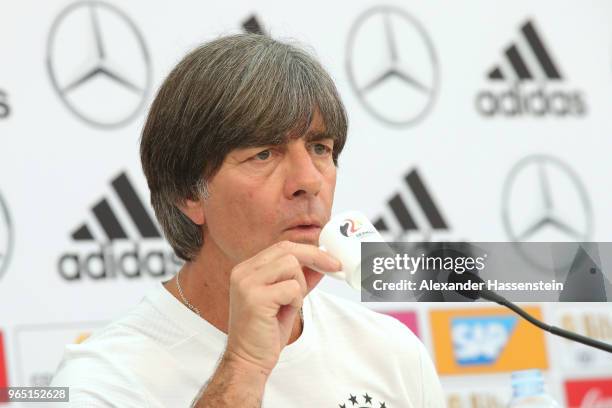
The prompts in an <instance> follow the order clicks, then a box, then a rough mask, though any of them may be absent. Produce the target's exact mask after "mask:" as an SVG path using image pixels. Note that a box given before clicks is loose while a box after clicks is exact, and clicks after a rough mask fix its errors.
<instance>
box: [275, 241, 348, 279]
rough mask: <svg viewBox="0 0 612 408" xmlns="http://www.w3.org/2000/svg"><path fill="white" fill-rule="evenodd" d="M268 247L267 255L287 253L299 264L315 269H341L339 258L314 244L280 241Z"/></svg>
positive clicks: (329, 270) (336, 270)
mask: <svg viewBox="0 0 612 408" xmlns="http://www.w3.org/2000/svg"><path fill="white" fill-rule="evenodd" d="M269 249H270V252H268V253H267V254H266V255H268V256H274V255H276V256H281V255H283V254H287V253H289V254H292V255H293V256H295V257H296V258H297V260H298V262H299V263H300V265H302V266H306V267H308V268H311V269H314V270H316V271H320V272H338V271H340V270H342V264H341V263H340V261H339V260H337V259H336V258H334V257H333V256H331V255H330V254H329V253H327V252H325V251H323V250H321V249H320V248H319V247H317V246H314V245H309V244H301V243H298V242H292V241H281V242H279V243H277V244H275V245H273V246H272V247H270V248H269Z"/></svg>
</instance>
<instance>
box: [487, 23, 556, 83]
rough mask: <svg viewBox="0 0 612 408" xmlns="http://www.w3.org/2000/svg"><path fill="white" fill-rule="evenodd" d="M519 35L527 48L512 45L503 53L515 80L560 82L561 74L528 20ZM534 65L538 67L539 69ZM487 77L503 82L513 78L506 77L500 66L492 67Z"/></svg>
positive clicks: (510, 76)
mask: <svg viewBox="0 0 612 408" xmlns="http://www.w3.org/2000/svg"><path fill="white" fill-rule="evenodd" d="M521 34H522V37H523V39H524V40H525V44H526V45H527V47H523V48H521V47H520V46H519V45H517V44H512V45H510V46H509V47H508V48H506V50H505V52H504V54H505V57H506V58H507V60H508V63H509V68H510V69H511V70H512V71H513V73H514V75H513V76H514V77H515V79H518V80H519V81H525V80H531V79H536V78H539V77H544V78H546V79H549V80H561V79H562V76H561V73H560V72H559V69H558V68H557V65H556V64H555V63H554V62H553V59H552V57H551V56H550V53H549V52H548V51H547V49H546V46H545V45H544V42H543V41H542V39H541V37H540V35H539V34H538V32H537V30H536V28H535V25H534V24H533V22H532V21H529V20H528V21H527V22H526V23H525V24H523V26H522V27H521ZM531 56H533V58H531ZM532 61H533V62H532ZM534 65H538V66H539V68H538V67H537V66H534ZM538 74H539V75H538ZM487 76H488V78H489V79H491V80H505V79H512V77H513V76H512V75H508V72H506V73H504V69H503V68H502V66H501V65H496V66H495V67H493V69H491V71H490V72H489V74H488V75H487Z"/></svg>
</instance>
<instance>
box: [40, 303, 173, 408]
mask: <svg viewBox="0 0 612 408" xmlns="http://www.w3.org/2000/svg"><path fill="white" fill-rule="evenodd" d="M166 319H168V318H167V317H165V316H164V315H163V314H161V313H159V312H158V311H157V309H156V308H155V307H154V306H153V305H151V304H150V303H149V302H148V301H147V300H146V298H145V300H143V301H142V302H141V303H140V304H139V305H138V306H136V307H135V308H133V309H132V310H131V311H129V312H128V313H127V314H126V315H124V316H123V317H121V318H119V319H117V320H115V321H113V322H111V323H109V324H108V325H107V326H105V327H102V328H101V329H99V330H96V331H94V333H93V334H92V335H91V336H90V337H89V338H87V339H86V340H85V341H84V342H82V343H80V344H69V345H67V346H66V347H65V349H64V355H63V357H62V361H61V362H60V364H59V366H58V368H57V371H56V373H55V375H54V377H53V381H52V385H53V386H67V387H70V401H71V406H80V405H79V404H76V405H75V403H76V402H79V403H82V404H83V405H86V406H90V405H89V404H91V406H94V407H95V406H125V407H132V406H134V407H136V406H150V404H149V402H148V401H149V398H148V396H147V395H148V394H147V392H148V391H147V386H146V385H145V384H144V383H143V382H142V381H141V380H142V379H143V378H147V371H148V372H151V371H156V370H158V369H163V367H159V364H158V361H159V362H162V361H165V360H164V359H163V358H160V359H157V358H151V357H153V356H163V355H164V354H165V353H163V350H164V349H167V348H168V347H171V345H172V344H173V343H175V342H177V341H179V340H180V339H183V338H184V333H182V331H181V330H180V329H179V328H178V327H175V325H174V324H173V323H172V322H171V321H166Z"/></svg>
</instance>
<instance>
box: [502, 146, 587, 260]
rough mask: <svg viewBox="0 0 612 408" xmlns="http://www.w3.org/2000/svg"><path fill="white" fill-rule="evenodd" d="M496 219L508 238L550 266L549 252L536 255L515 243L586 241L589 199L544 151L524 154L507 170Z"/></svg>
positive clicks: (567, 169)
mask: <svg viewBox="0 0 612 408" xmlns="http://www.w3.org/2000/svg"><path fill="white" fill-rule="evenodd" d="M502 219H503V224H504V228H505V230H506V233H507V235H508V237H509V239H510V240H511V241H514V242H517V243H518V245H519V251H520V252H521V253H522V254H523V255H525V256H526V258H527V260H528V261H530V262H531V263H532V264H534V265H535V266H537V267H540V268H546V267H550V265H551V259H550V254H540V255H541V256H537V255H535V254H534V253H533V252H534V251H533V250H531V251H529V250H528V249H527V248H528V247H529V246H528V245H521V243H526V242H536V241H539V242H568V241H576V242H587V241H589V240H590V238H591V235H592V233H593V212H592V209H591V203H590V201H589V197H588V193H587V191H586V189H585V187H584V186H583V184H582V182H581V181H580V178H579V177H578V175H577V174H576V173H575V172H574V171H573V170H572V169H571V168H570V167H569V166H568V165H567V164H565V163H564V162H562V161H561V160H559V159H557V158H555V157H552V156H548V155H532V156H528V157H525V158H523V159H522V160H520V161H519V162H518V163H517V164H516V165H515V166H514V167H513V168H512V170H510V173H509V174H508V177H507V179H506V183H505V185H504V189H503V195H502ZM570 255H571V254H570ZM556 262H557V266H562V265H563V264H564V262H563V261H561V262H560V261H559V260H556ZM545 265H546V266H545Z"/></svg>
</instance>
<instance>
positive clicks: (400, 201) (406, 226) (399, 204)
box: [374, 169, 449, 233]
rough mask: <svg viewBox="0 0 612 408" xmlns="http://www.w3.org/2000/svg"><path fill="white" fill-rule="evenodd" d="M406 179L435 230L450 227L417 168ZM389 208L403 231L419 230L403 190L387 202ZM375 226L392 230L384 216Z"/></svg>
mask: <svg viewBox="0 0 612 408" xmlns="http://www.w3.org/2000/svg"><path fill="white" fill-rule="evenodd" d="M404 181H405V182H406V186H407V187H408V190H409V191H410V192H411V193H412V195H413V196H414V198H415V200H416V202H417V203H418V205H419V207H420V208H421V210H422V211H423V214H424V215H425V218H427V221H428V222H429V224H430V226H431V228H432V229H434V230H447V229H449V226H448V224H447V223H446V221H445V220H444V217H442V214H441V212H440V210H439V209H438V207H437V206H436V204H435V203H434V200H433V199H432V197H431V194H430V193H429V191H428V190H427V188H426V187H425V184H424V183H423V181H422V179H421V177H420V175H419V173H418V171H417V170H416V169H413V170H411V171H410V172H409V173H408V174H407V175H406V176H405V177H404ZM387 204H388V206H389V209H390V210H391V212H392V213H393V215H394V217H395V219H396V220H397V222H398V224H399V225H400V227H401V229H402V233H405V232H408V231H416V230H419V227H418V225H417V223H416V221H415V217H414V216H413V213H412V212H411V211H410V210H409V209H408V206H407V205H406V202H405V200H404V198H403V197H402V194H401V192H398V193H395V194H394V195H393V196H392V197H391V199H389V201H388V202H387ZM374 227H376V229H377V230H378V231H380V232H391V231H390V228H389V226H388V224H387V222H386V221H385V219H384V218H383V217H380V218H378V219H377V220H376V221H375V222H374Z"/></svg>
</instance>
